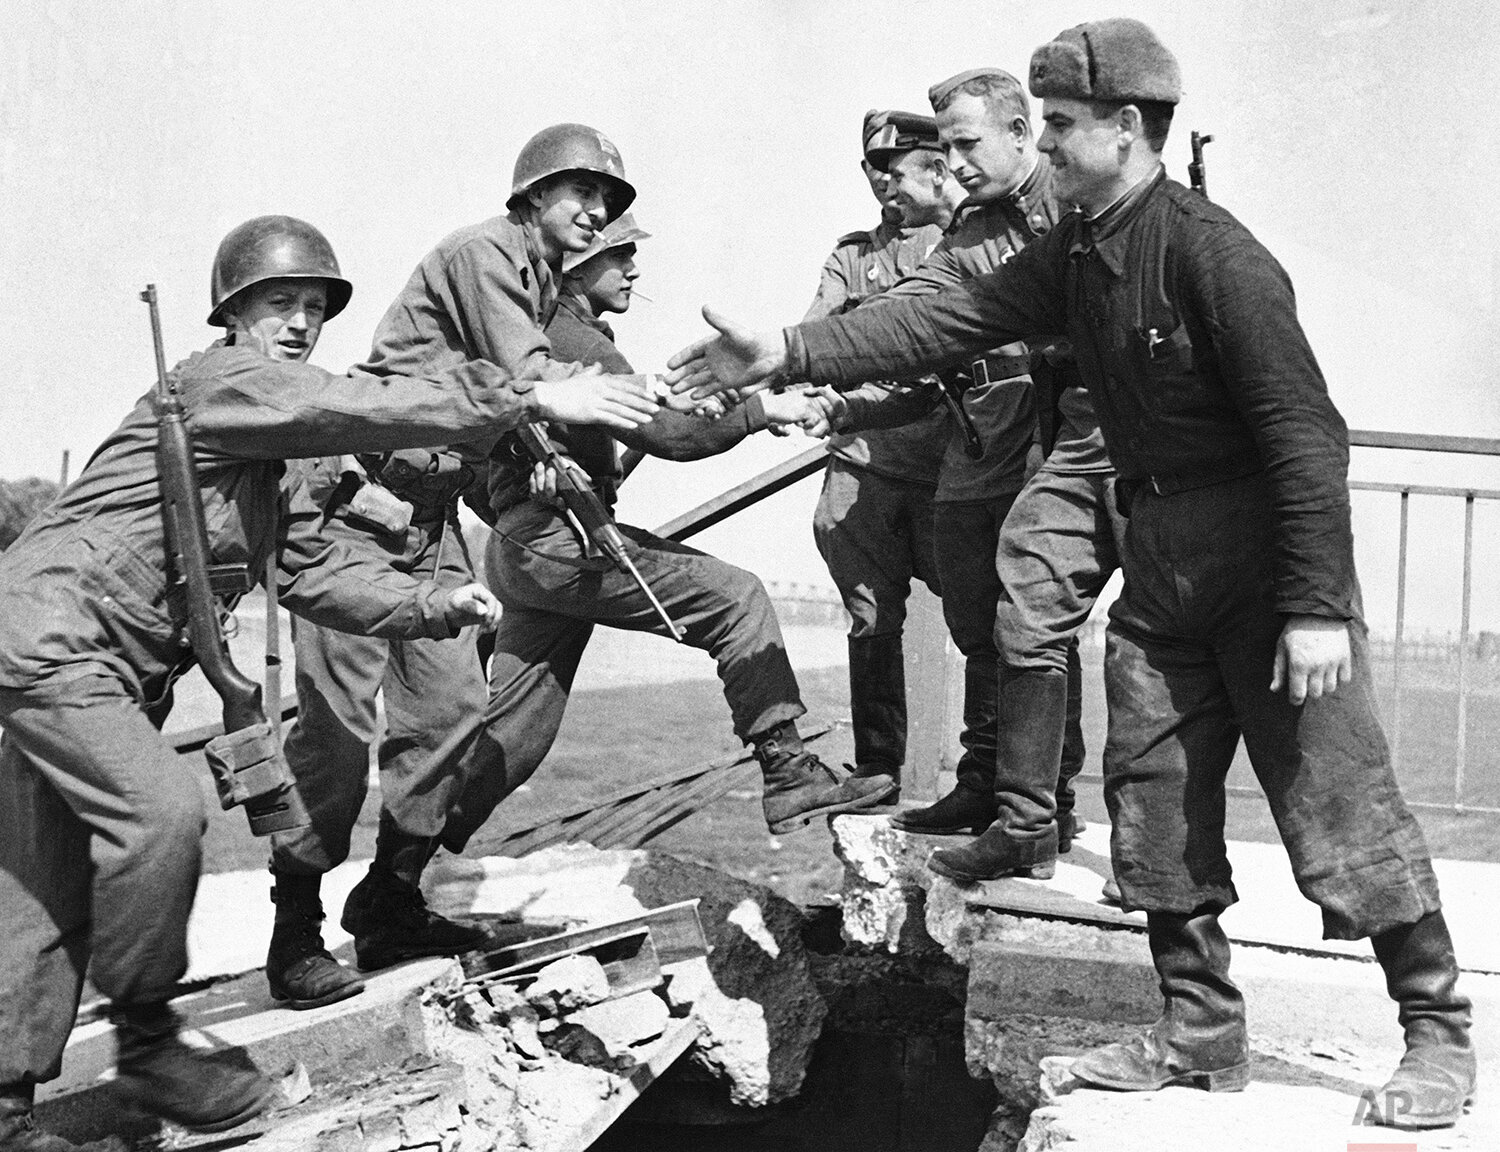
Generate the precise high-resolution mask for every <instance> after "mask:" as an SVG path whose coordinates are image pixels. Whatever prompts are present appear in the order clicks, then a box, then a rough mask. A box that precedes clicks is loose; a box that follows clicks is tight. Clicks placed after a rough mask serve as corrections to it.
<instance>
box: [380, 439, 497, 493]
mask: <svg viewBox="0 0 1500 1152" xmlns="http://www.w3.org/2000/svg"><path fill="white" fill-rule="evenodd" d="M371 463H378V464H379V467H378V468H370V474H371V475H372V476H374V477H375V478H377V479H378V480H379V481H380V483H381V484H383V485H385V486H386V487H387V488H389V489H390V490H391V491H392V492H394V493H395V494H396V495H397V496H399V497H400V498H401V499H402V500H407V501H410V502H411V503H412V504H416V505H418V506H419V507H442V506H444V505H446V504H449V503H451V502H452V501H454V500H456V499H457V498H458V497H459V495H460V494H461V493H462V492H463V491H464V489H465V488H467V487H468V486H469V485H470V484H472V483H473V482H474V469H472V468H470V467H469V466H468V465H467V464H465V463H464V462H463V460H462V459H460V458H459V457H458V456H456V455H454V454H453V453H452V452H433V451H431V450H430V449H427V448H403V449H401V450H400V451H397V452H390V453H388V454H386V455H385V456H384V457H383V458H379V459H378V460H376V461H371Z"/></svg>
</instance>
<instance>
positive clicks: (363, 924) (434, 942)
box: [339, 865, 491, 972]
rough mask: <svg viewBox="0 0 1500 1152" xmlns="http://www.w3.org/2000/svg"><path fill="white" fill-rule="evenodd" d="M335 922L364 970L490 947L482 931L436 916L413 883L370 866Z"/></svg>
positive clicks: (472, 926) (486, 935)
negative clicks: (349, 939)
mask: <svg viewBox="0 0 1500 1152" xmlns="http://www.w3.org/2000/svg"><path fill="white" fill-rule="evenodd" d="M339 923H340V924H341V925H342V926H343V929H344V931H346V932H348V933H349V934H350V935H352V936H353V937H354V959H355V961H356V962H357V963H358V964H359V967H360V970H361V971H364V972H373V971H375V970H376V969H378V968H389V967H390V966H391V965H392V964H399V963H401V961H403V960H417V959H420V958H422V957H424V956H462V955H463V954H464V953H465V952H473V951H476V950H478V949H481V948H488V947H490V945H491V939H490V934H489V933H488V932H486V931H485V930H484V929H483V928H478V927H475V926H474V925H472V924H463V923H460V922H459V921H457V920H449V919H448V918H447V917H445V916H439V915H438V914H437V913H436V912H434V911H432V909H430V908H428V907H427V900H426V898H425V897H424V896H423V895H422V890H421V889H420V888H418V887H417V886H416V885H415V884H411V883H409V882H407V881H406V880H403V879H402V878H401V877H399V876H397V875H395V874H394V873H392V872H387V871H385V870H384V869H381V868H377V867H375V866H373V865H372V866H371V868H370V871H369V872H368V873H367V874H366V875H365V878H364V879H363V880H361V881H360V882H359V883H358V884H356V885H355V886H354V890H353V891H351V892H350V893H349V899H348V900H346V901H345V902H344V914H343V915H342V916H341V917H340V918H339Z"/></svg>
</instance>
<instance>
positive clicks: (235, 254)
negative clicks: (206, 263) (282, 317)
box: [208, 216, 354, 328]
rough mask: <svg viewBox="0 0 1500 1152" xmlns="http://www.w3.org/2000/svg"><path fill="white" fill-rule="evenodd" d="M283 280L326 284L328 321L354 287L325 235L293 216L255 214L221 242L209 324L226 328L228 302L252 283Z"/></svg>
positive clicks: (341, 308)
mask: <svg viewBox="0 0 1500 1152" xmlns="http://www.w3.org/2000/svg"><path fill="white" fill-rule="evenodd" d="M281 278H290V279H296V280H322V281H324V282H325V283H326V284H327V285H328V311H327V312H325V313H324V314H323V318H324V319H325V320H332V319H333V318H334V317H335V316H337V315H338V314H339V313H340V312H342V311H343V310H344V306H345V305H346V304H348V303H349V296H350V294H351V293H352V292H353V291H354V286H353V285H352V284H350V283H349V281H347V280H345V279H344V278H343V276H341V275H340V274H339V262H338V258H337V257H335V256H334V254H333V245H331V244H329V243H328V238H327V237H326V236H324V235H323V233H321V232H319V231H318V230H317V229H316V228H314V227H313V226H312V225H311V224H309V223H307V221H305V220H298V219H297V218H296V217H295V216H257V217H255V219H253V220H246V221H245V222H244V223H243V224H241V225H239V226H238V227H237V228H233V229H231V230H230V232H229V235H227V236H225V237H224V239H223V240H222V241H220V243H219V251H218V253H217V254H216V255H215V256H214V268H213V275H212V278H211V283H210V284H209V300H210V302H211V303H212V305H213V311H211V312H210V313H209V314H208V322H209V323H210V324H214V325H217V326H218V327H220V328H225V327H228V325H227V324H226V323H225V320H224V305H225V304H227V303H229V301H230V300H231V299H232V298H233V297H234V296H235V295H236V294H237V293H239V292H242V291H244V290H245V289H246V288H248V287H250V285H252V284H259V283H260V282H261V281H262V280H276V279H281Z"/></svg>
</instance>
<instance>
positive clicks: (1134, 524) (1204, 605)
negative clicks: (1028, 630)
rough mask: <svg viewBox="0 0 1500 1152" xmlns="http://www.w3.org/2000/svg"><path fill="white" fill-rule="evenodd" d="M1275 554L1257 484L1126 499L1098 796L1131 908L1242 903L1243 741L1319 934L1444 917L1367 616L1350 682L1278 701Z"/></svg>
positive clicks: (1356, 627) (1264, 496)
mask: <svg viewBox="0 0 1500 1152" xmlns="http://www.w3.org/2000/svg"><path fill="white" fill-rule="evenodd" d="M1275 554H1276V548H1275V538H1274V525H1273V520H1272V514H1271V503H1270V496H1269V490H1268V487H1267V485H1266V482H1265V479H1264V475H1263V474H1257V475H1254V476H1247V477H1243V478H1241V479H1238V480H1231V481H1228V482H1225V483H1220V484H1215V485H1212V486H1208V487H1203V488H1197V489H1192V490H1190V491H1186V492H1179V493H1176V494H1174V495H1170V496H1162V495H1158V494H1157V493H1156V492H1155V491H1154V490H1153V489H1152V487H1151V486H1150V485H1149V484H1148V485H1145V486H1143V487H1141V488H1140V490H1139V491H1138V492H1137V493H1136V494H1135V496H1134V499H1133V501H1132V505H1131V513H1130V522H1129V527H1128V529H1127V531H1126V535H1125V546H1124V551H1123V554H1122V556H1121V560H1122V562H1123V567H1124V570H1125V587H1124V591H1123V592H1122V593H1121V596H1120V598H1119V599H1118V600H1117V601H1116V602H1115V604H1114V605H1113V606H1112V607H1111V611H1110V623H1109V630H1108V634H1107V639H1108V644H1107V649H1106V656H1105V686H1106V692H1107V697H1108V701H1109V714H1110V726H1109V739H1108V741H1107V745H1106V748H1105V754H1104V771H1105V784H1104V796H1105V800H1106V802H1107V804H1108V807H1109V814H1110V819H1111V821H1112V823H1113V835H1112V840H1111V852H1112V855H1113V858H1114V870H1115V876H1116V878H1117V879H1118V881H1119V884H1120V891H1121V893H1122V896H1123V899H1124V904H1125V907H1126V908H1127V909H1147V910H1151V911H1170V912H1178V913H1188V912H1192V911H1193V910H1195V909H1197V908H1200V907H1202V906H1204V905H1215V906H1219V907H1225V906H1228V905H1229V904H1231V903H1233V902H1234V900H1235V898H1236V897H1235V891H1234V884H1233V882H1232V879H1231V875H1230V867H1229V861H1228V859H1227V858H1226V856H1225V852H1224V814H1225V793H1224V779H1225V776H1226V774H1227V773H1228V771H1229V768H1230V763H1231V761H1232V760H1233V758H1234V754H1235V750H1236V748H1237V746H1238V744H1239V741H1240V739H1241V738H1243V739H1244V741H1245V748H1246V751H1247V752H1248V753H1249V756H1250V763H1251V765H1252V767H1253V768H1254V770H1255V775H1256V778H1257V779H1258V780H1259V782H1260V786H1261V788H1262V790H1263V791H1264V792H1265V796H1266V801H1267V803H1268V804H1269V805H1270V809H1271V813H1272V815H1273V816H1274V818H1275V820H1276V826H1277V829H1278V831H1279V832H1280V835H1281V840H1282V843H1283V845H1285V847H1286V850H1287V854H1288V856H1289V857H1290V860H1291V865H1292V871H1293V873H1294V875H1295V877H1296V880H1297V885H1298V887H1299V888H1300V889H1301V891H1302V893H1303V895H1304V896H1306V897H1307V898H1308V899H1309V900H1311V901H1313V902H1314V903H1316V904H1317V905H1318V906H1319V907H1320V908H1321V909H1322V913H1323V933H1324V936H1325V937H1327V938H1330V939H1350V940H1352V939H1358V938H1360V937H1362V936H1369V935H1375V934H1378V933H1380V932H1384V931H1386V930H1387V929H1390V928H1393V927H1396V926H1398V925H1402V924H1410V923H1414V922H1415V921H1417V920H1419V919H1420V918H1421V917H1422V916H1424V915H1425V914H1427V913H1428V912H1432V911H1435V910H1436V909H1437V908H1438V907H1439V900H1438V890H1437V882H1436V879H1435V877H1434V875H1433V871H1432V865H1431V861H1430V859H1429V857H1428V852H1427V846H1426V843H1425V841H1424V839H1423V836H1422V832H1421V829H1420V828H1419V827H1418V826H1417V822H1416V820H1415V819H1414V818H1413V817H1412V815H1411V812H1410V810H1409V809H1408V808H1407V806H1406V803H1405V801H1404V800H1403V798H1402V796H1401V791H1400V789H1399V787H1398V786H1397V784H1396V779H1395V775H1394V773H1393V771H1392V767H1391V760H1390V754H1389V751H1388V749H1387V746H1386V741H1385V736H1384V734H1383V733H1382V731H1381V727H1380V721H1379V719H1378V717H1377V715H1376V707H1375V697H1374V692H1373V690H1372V685H1371V676H1370V660H1369V647H1368V643H1367V641H1366V635H1365V628H1364V624H1363V622H1362V621H1360V620H1354V621H1351V622H1350V625H1349V632H1350V640H1351V644H1352V648H1353V656H1354V664H1353V666H1354V678H1353V681H1352V682H1351V683H1349V684H1346V685H1343V686H1341V687H1340V688H1339V689H1338V691H1337V692H1335V693H1334V694H1332V695H1331V696H1324V697H1322V698H1321V699H1317V700H1312V699H1309V700H1308V701H1307V702H1306V703H1304V704H1302V705H1293V704H1291V703H1290V702H1289V701H1288V699H1287V696H1286V692H1285V690H1284V689H1283V690H1282V691H1279V692H1275V693H1272V692H1271V691H1270V689H1269V685H1270V682H1271V672H1272V665H1273V660H1274V656H1275V652H1276V645H1277V639H1278V637H1279V635H1280V633H1281V629H1282V626H1283V623H1284V617H1283V616H1282V615H1281V614H1280V613H1279V612H1278V611H1277V605H1276V601H1275V597H1274V585H1273V575H1274V574H1273V567H1272V565H1273V558H1274V557H1275Z"/></svg>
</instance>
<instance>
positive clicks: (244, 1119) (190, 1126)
mask: <svg viewBox="0 0 1500 1152" xmlns="http://www.w3.org/2000/svg"><path fill="white" fill-rule="evenodd" d="M123 1095H124V1097H125V1099H127V1100H129V1101H130V1102H131V1104H133V1105H134V1106H135V1107H136V1108H137V1109H139V1110H140V1111H141V1112H143V1113H145V1114H146V1115H147V1116H153V1117H156V1118H157V1119H161V1120H166V1121H169V1122H170V1123H172V1124H176V1125H177V1126H178V1127H179V1128H186V1129H187V1130H188V1131H189V1132H205V1133H210V1134H212V1133H214V1132H228V1131H229V1130H230V1129H231V1128H238V1127H240V1125H242V1124H248V1123H250V1121H252V1120H254V1119H256V1118H257V1117H260V1116H264V1115H265V1114H266V1113H267V1112H270V1111H271V1110H272V1109H273V1108H275V1107H276V1106H277V1103H278V1102H279V1101H281V1100H282V1096H281V1093H280V1091H279V1090H277V1089H276V1088H275V1087H274V1086H272V1085H267V1087H266V1090H265V1091H264V1092H262V1093H261V1094H260V1095H259V1096H258V1097H257V1098H256V1099H255V1100H253V1101H251V1102H250V1103H249V1104H246V1105H245V1106H244V1107H243V1108H241V1109H240V1110H239V1111H238V1112H236V1113H234V1115H232V1116H226V1117H224V1118H222V1119H219V1120H188V1119H184V1118H182V1117H180V1116H173V1115H171V1114H170V1113H168V1112H163V1111H162V1110H161V1109H159V1108H153V1107H152V1106H151V1104H150V1102H149V1101H147V1100H144V1099H142V1098H141V1097H139V1096H136V1095H134V1094H133V1093H130V1092H128V1091H127V1092H124V1093H123Z"/></svg>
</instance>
